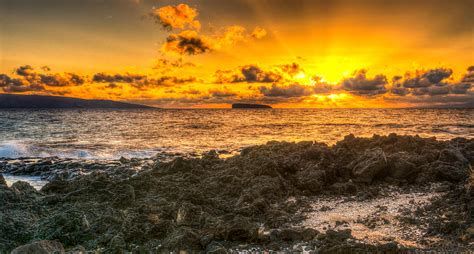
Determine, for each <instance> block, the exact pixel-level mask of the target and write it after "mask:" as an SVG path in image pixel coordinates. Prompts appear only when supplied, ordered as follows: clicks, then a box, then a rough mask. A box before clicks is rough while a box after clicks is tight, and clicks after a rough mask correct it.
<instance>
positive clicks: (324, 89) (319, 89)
mask: <svg viewBox="0 0 474 254" xmlns="http://www.w3.org/2000/svg"><path fill="white" fill-rule="evenodd" d="M311 82H312V85H313V91H314V93H316V94H328V93H331V92H334V91H336V90H338V87H337V86H334V85H331V84H329V83H327V82H325V81H324V79H323V77H321V76H317V75H316V76H313V77H311Z"/></svg>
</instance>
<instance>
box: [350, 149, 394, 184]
mask: <svg viewBox="0 0 474 254" xmlns="http://www.w3.org/2000/svg"><path fill="white" fill-rule="evenodd" d="M387 165H388V163H387V157H386V155H385V153H384V151H383V150H382V149H380V148H375V149H371V150H367V151H365V153H364V154H363V155H362V156H360V157H359V158H358V159H357V160H356V161H355V162H353V163H352V174H353V175H354V181H356V182H363V183H371V182H372V180H373V179H374V177H375V176H376V175H378V174H380V173H382V172H383V171H384V170H385V169H386V168H387Z"/></svg>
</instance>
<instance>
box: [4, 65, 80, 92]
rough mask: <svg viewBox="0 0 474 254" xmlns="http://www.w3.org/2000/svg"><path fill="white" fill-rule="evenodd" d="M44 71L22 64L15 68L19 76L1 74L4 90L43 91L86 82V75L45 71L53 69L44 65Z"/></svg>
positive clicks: (42, 68)
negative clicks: (48, 88)
mask: <svg viewBox="0 0 474 254" xmlns="http://www.w3.org/2000/svg"><path fill="white" fill-rule="evenodd" d="M40 69H41V70H43V71H44V72H38V71H36V70H35V69H34V68H33V67H32V66H31V65H24V66H20V67H18V68H17V69H16V70H15V74H16V75H17V77H10V76H8V75H6V74H0V75H1V76H0V87H2V88H3V91H4V92H12V93H21V92H29V91H43V90H47V88H46V87H67V86H79V85H83V84H84V83H85V82H86V79H85V77H83V76H81V75H78V74H75V73H71V72H65V73H45V72H49V71H50V70H51V69H50V68H49V67H46V66H43V67H41V68H40Z"/></svg>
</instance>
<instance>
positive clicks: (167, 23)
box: [150, 4, 201, 30]
mask: <svg viewBox="0 0 474 254" xmlns="http://www.w3.org/2000/svg"><path fill="white" fill-rule="evenodd" d="M198 15H199V13H198V11H197V9H195V8H192V7H190V6H189V5H187V4H178V5H176V6H173V5H167V6H163V7H160V8H157V9H153V10H152V12H151V13H150V16H151V17H152V18H154V19H155V20H156V22H158V23H159V24H160V25H162V26H163V28H165V29H169V30H172V29H184V28H193V29H200V28H201V23H200V22H199V21H198V20H196V18H197V16H198Z"/></svg>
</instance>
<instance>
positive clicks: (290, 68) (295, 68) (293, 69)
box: [279, 63, 304, 77]
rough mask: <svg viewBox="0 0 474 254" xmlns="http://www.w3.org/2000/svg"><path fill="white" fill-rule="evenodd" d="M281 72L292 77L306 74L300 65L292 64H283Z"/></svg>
mask: <svg viewBox="0 0 474 254" xmlns="http://www.w3.org/2000/svg"><path fill="white" fill-rule="evenodd" d="M279 67H280V68H281V70H282V71H283V72H285V73H287V74H288V75H290V76H291V77H294V76H295V75H297V74H299V73H301V72H304V70H303V68H301V66H300V65H299V64H298V63H291V64H282V65H279Z"/></svg>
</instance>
